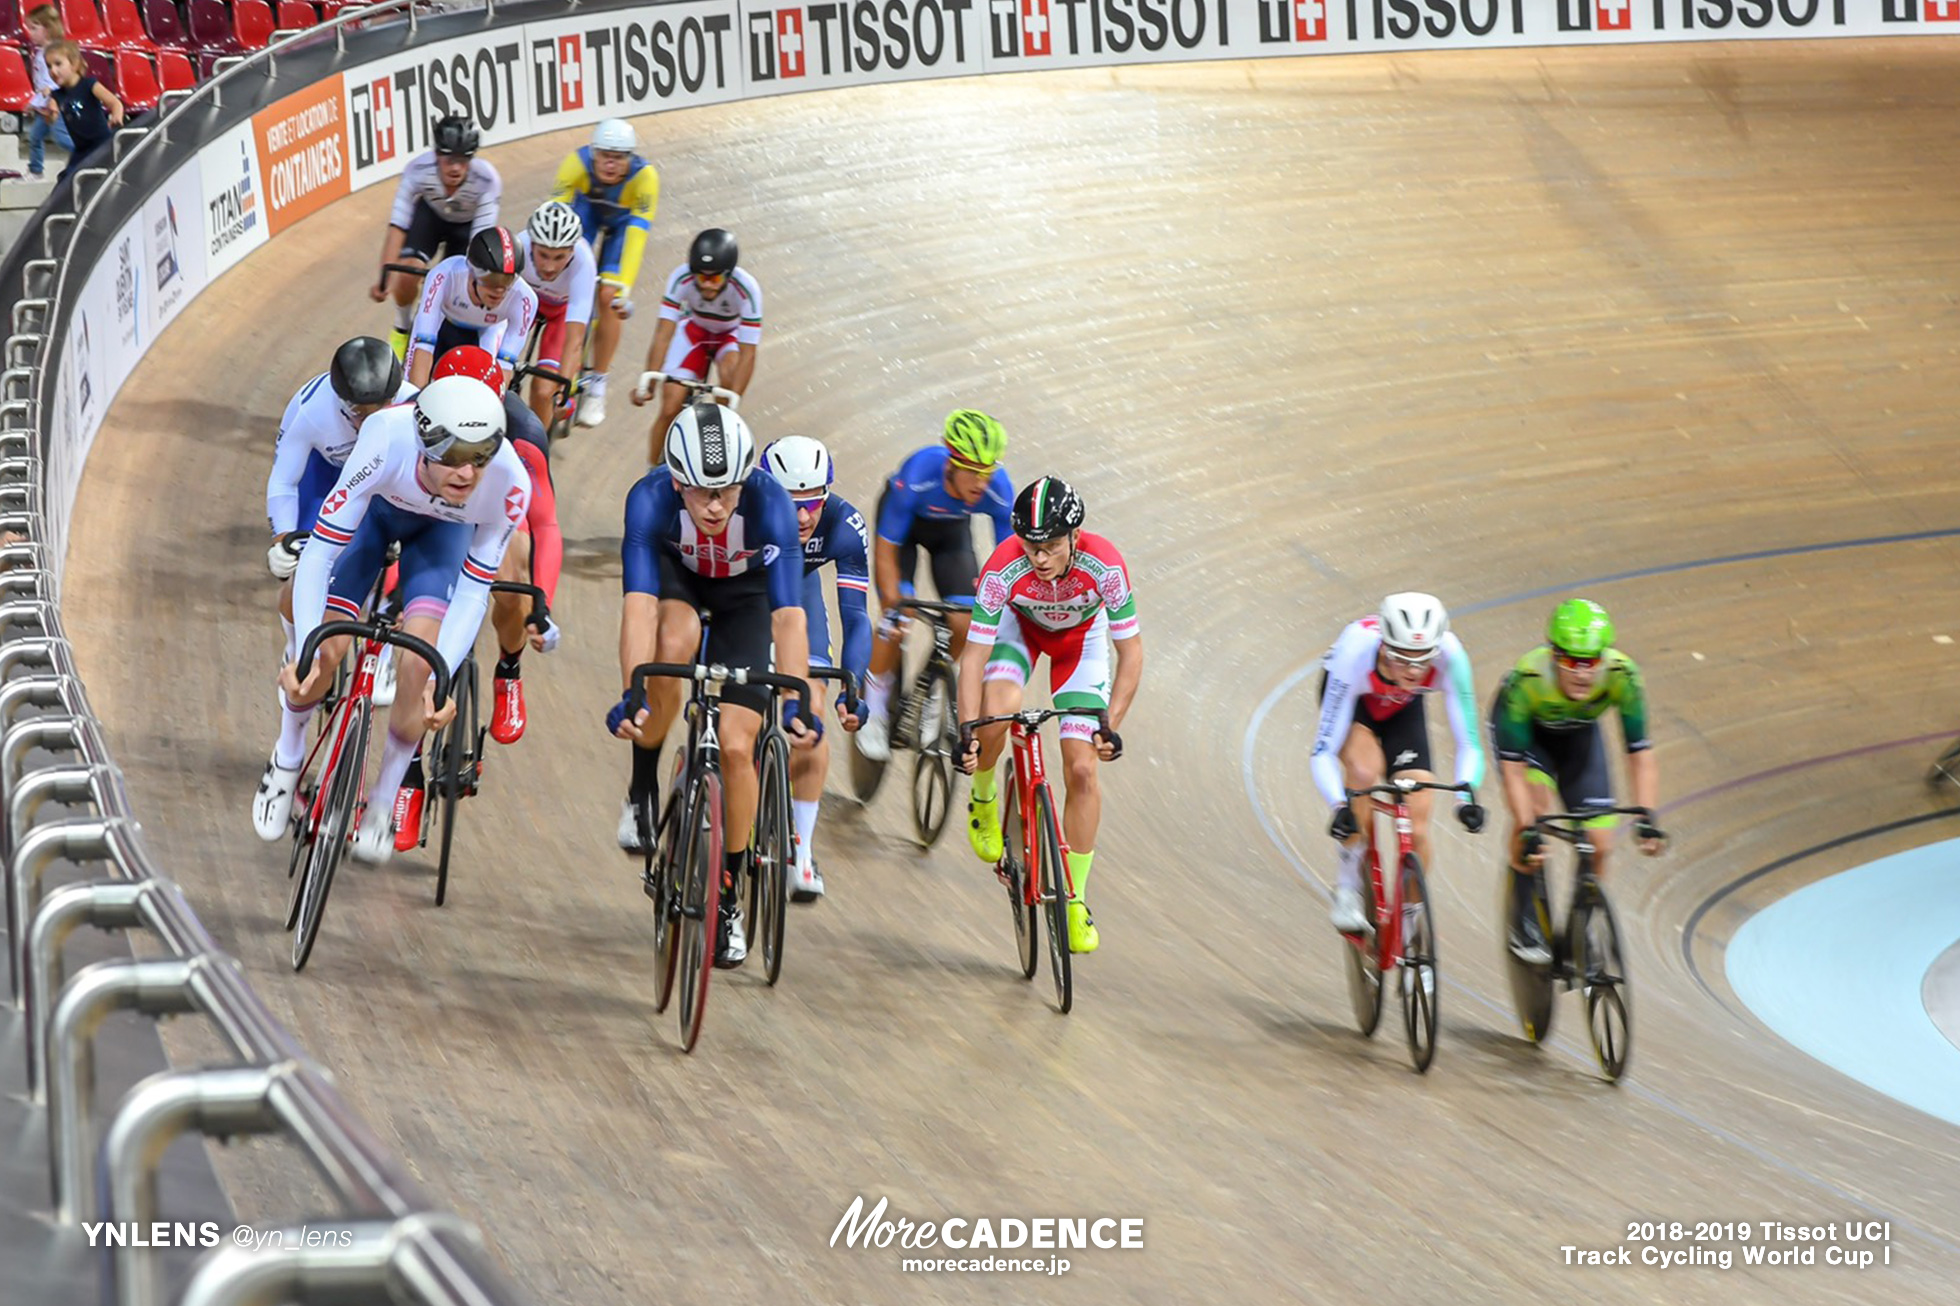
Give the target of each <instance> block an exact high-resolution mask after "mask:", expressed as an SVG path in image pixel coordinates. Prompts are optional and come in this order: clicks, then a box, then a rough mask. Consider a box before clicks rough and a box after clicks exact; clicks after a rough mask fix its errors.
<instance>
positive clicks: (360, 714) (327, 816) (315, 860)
mask: <svg viewBox="0 0 1960 1306" xmlns="http://www.w3.org/2000/svg"><path fill="white" fill-rule="evenodd" d="M370 710H371V709H370V705H369V704H368V703H367V702H366V701H365V700H363V701H361V702H357V703H355V704H354V705H353V707H351V708H350V709H349V711H351V712H352V713H353V716H352V717H351V718H350V719H349V721H348V723H347V734H346V736H345V737H344V738H343V739H342V740H341V744H340V753H339V756H338V757H336V758H335V759H334V763H333V769H332V771H331V772H330V773H329V774H328V776H327V778H326V780H325V781H324V784H325V787H326V791H327V799H326V804H325V806H324V807H323V808H322V809H321V812H320V828H319V829H318V830H317V831H315V833H314V836H313V855H312V857H310V858H309V859H308V861H307V866H306V871H305V874H304V875H303V877H302V879H303V881H304V883H303V885H302V888H301V890H300V904H299V921H298V933H296V934H294V935H293V969H294V970H303V969H305V967H306V959H307V958H308V957H310V956H312V955H313V940H314V939H316V938H317V937H319V934H320V917H321V916H322V915H323V914H324V913H325V912H326V909H327V893H328V891H329V890H331V889H332V888H333V873H334V871H335V870H336V869H337V868H338V867H339V865H340V858H341V855H342V854H343V853H345V852H346V851H347V840H348V835H349V833H350V831H351V828H352V826H353V822H354V807H355V805H356V804H358V803H359V802H360V801H361V782H362V773H363V772H365V771H366V770H367V750H368V732H369V730H370V729H371V727H372V722H371V720H370V719H369V715H368V713H369V711H370Z"/></svg>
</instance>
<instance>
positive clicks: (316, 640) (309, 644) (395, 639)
mask: <svg viewBox="0 0 1960 1306" xmlns="http://www.w3.org/2000/svg"><path fill="white" fill-rule="evenodd" d="M341 635H352V636H355V637H356V638H358V639H371V640H374V641H375V642H377V643H381V644H392V645H394V647H396V648H398V649H401V650H403V651H404V652H408V653H413V654H414V655H415V656H416V657H418V658H421V659H422V660H423V661H424V662H426V663H428V664H429V670H430V671H431V672H432V673H433V674H434V675H435V678H436V709H437V710H438V711H440V710H441V709H442V705H443V704H444V703H445V702H447V701H448V699H449V667H448V665H447V664H445V663H444V662H443V660H442V654H440V653H438V652H436V649H435V645H433V644H431V643H429V642H428V641H427V640H422V639H417V638H416V637H415V636H413V635H410V634H407V633H405V632H403V631H399V630H396V629H395V628H394V627H392V626H389V625H385V624H383V623H382V622H379V621H327V622H322V623H321V624H320V625H318V626H316V627H314V629H313V633H312V634H311V635H308V636H307V637H306V644H305V646H304V647H302V648H301V649H300V651H299V665H300V666H301V667H304V668H307V669H308V671H310V670H311V668H312V666H313V662H314V659H316V658H318V657H319V656H320V645H322V644H324V643H325V642H326V641H328V640H330V639H334V638H336V637H338V636H341ZM301 679H302V680H303V679H305V674H304V673H302V675H301Z"/></svg>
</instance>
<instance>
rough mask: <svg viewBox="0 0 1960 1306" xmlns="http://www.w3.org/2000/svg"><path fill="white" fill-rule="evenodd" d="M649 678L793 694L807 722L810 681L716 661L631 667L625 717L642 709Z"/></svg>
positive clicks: (652, 663)
mask: <svg viewBox="0 0 1960 1306" xmlns="http://www.w3.org/2000/svg"><path fill="white" fill-rule="evenodd" d="M649 676H670V677H672V678H673V679H675V680H712V681H714V682H715V683H716V684H723V683H726V682H727V681H731V680H732V681H734V682H735V683H736V684H738V685H762V686H765V687H767V688H769V689H780V690H783V691H785V692H787V693H792V694H795V695H797V697H798V698H799V700H800V701H801V703H802V708H803V717H804V719H805V720H809V719H810V682H809V681H807V680H803V679H801V678H800V677H797V676H785V675H782V674H780V673H778V672H775V671H758V670H755V669H753V668H750V667H730V666H723V665H722V664H721V663H719V662H717V663H715V664H713V665H712V666H708V665H704V664H702V663H699V662H642V663H641V664H640V665H639V666H637V667H634V668H633V688H632V690H631V691H629V692H630V693H631V694H632V698H631V699H630V700H629V702H628V703H627V711H626V715H627V716H628V717H632V716H635V715H637V714H638V713H639V711H640V709H641V708H643V707H645V706H646V680H647V677H649Z"/></svg>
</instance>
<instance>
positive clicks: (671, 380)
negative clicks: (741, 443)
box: [633, 372, 742, 408]
mask: <svg viewBox="0 0 1960 1306" xmlns="http://www.w3.org/2000/svg"><path fill="white" fill-rule="evenodd" d="M656 383H662V384H671V385H677V386H680V387H681V388H682V389H684V390H686V391H687V392H688V395H689V398H690V401H691V400H692V399H694V398H698V397H699V396H701V395H710V396H713V398H714V401H715V402H716V403H718V404H725V405H727V406H728V407H730V408H740V407H741V406H742V396H740V395H738V394H736V393H735V392H734V391H733V390H729V389H726V388H724V387H722V386H718V385H710V384H708V382H707V380H706V379H700V380H696V379H693V378H690V377H685V376H668V375H667V374H666V373H665V372H642V373H640V383H639V385H638V386H636V387H634V390H633V393H634V394H637V395H638V396H640V398H641V399H642V400H643V401H644V400H647V399H651V398H653V387H654V385H655V384H656Z"/></svg>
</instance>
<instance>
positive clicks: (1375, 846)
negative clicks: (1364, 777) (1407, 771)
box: [1344, 778, 1469, 973]
mask: <svg viewBox="0 0 1960 1306" xmlns="http://www.w3.org/2000/svg"><path fill="white" fill-rule="evenodd" d="M1424 789H1429V790H1440V791H1443V792H1447V793H1467V792H1469V789H1468V786H1465V785H1453V784H1442V783H1440V782H1438V781H1434V780H1407V779H1401V778H1391V779H1390V780H1388V781H1386V782H1385V783H1383V784H1378V785H1372V786H1370V787H1368V788H1366V789H1348V790H1345V791H1344V792H1345V793H1346V795H1347V798H1348V801H1349V802H1353V801H1354V800H1355V799H1357V798H1366V799H1368V800H1369V802H1370V803H1372V804H1373V805H1374V807H1375V808H1386V809H1387V814H1388V817H1389V821H1390V824H1391V825H1392V826H1393V827H1394V830H1395V860H1394V862H1393V863H1392V864H1391V867H1390V869H1391V870H1392V871H1393V872H1394V873H1393V874H1392V875H1390V876H1389V877H1388V881H1389V883H1388V884H1386V885H1385V884H1384V883H1383V877H1382V859H1381V836H1380V833H1379V830H1380V820H1379V818H1380V816H1381V812H1379V811H1370V812H1369V815H1368V830H1367V834H1368V875H1369V878H1370V881H1371V883H1372V884H1373V885H1374V889H1375V903H1376V910H1377V912H1378V913H1379V916H1380V917H1381V919H1378V920H1376V922H1375V949H1376V957H1377V960H1378V963H1379V965H1380V967H1381V970H1382V971H1383V973H1386V972H1388V971H1390V970H1392V969H1394V968H1395V967H1396V966H1398V965H1400V964H1401V962H1402V866H1403V863H1405V862H1406V861H1408V859H1409V858H1411V857H1413V856H1415V851H1416V823H1415V818H1414V817H1413V816H1412V815H1410V813H1409V795H1410V794H1412V793H1415V792H1417V791H1418V790H1424ZM1391 885H1392V887H1393V890H1394V892H1393V895H1392V897H1391V895H1390V894H1389V892H1388V891H1387V890H1388V888H1389V887H1390V886H1391ZM1350 942H1352V943H1353V945H1354V946H1355V947H1356V948H1365V947H1367V940H1366V939H1364V938H1358V937H1351V938H1350Z"/></svg>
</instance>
